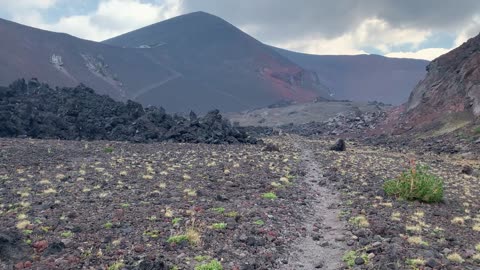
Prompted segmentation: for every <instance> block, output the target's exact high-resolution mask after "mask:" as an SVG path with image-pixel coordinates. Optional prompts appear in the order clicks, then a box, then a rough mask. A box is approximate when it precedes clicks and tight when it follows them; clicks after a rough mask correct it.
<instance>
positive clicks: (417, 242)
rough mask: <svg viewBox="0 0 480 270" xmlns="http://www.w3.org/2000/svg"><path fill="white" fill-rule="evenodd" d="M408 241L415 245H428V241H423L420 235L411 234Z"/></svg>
mask: <svg viewBox="0 0 480 270" xmlns="http://www.w3.org/2000/svg"><path fill="white" fill-rule="evenodd" d="M407 242H408V243H410V244H413V245H422V246H428V243H427V242H425V241H423V239H422V237H420V236H411V237H408V239H407Z"/></svg>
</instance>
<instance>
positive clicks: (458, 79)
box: [405, 35, 480, 128]
mask: <svg viewBox="0 0 480 270" xmlns="http://www.w3.org/2000/svg"><path fill="white" fill-rule="evenodd" d="M479 67H480V35H478V36H476V37H474V38H472V39H470V40H469V41H468V42H466V43H464V44H463V45H462V46H460V47H458V48H456V49H454V50H453V51H451V52H449V53H447V54H445V55H442V56H440V57H439V58H437V59H435V60H433V61H432V63H430V65H428V68H427V69H428V74H427V76H426V77H425V79H423V80H422V81H421V82H420V83H419V84H418V85H417V86H416V87H415V89H414V90H413V92H412V94H411V95H410V99H409V101H408V103H407V114H406V119H405V122H406V123H407V125H408V126H410V127H412V126H414V127H417V128H418V127H421V126H424V125H426V124H429V123H431V122H432V121H434V120H443V119H446V118H447V117H448V118H449V119H450V120H449V122H450V125H453V126H452V128H455V127H459V126H461V125H462V123H463V124H465V123H467V122H469V121H470V120H472V119H474V118H478V116H479V115H480V68H479ZM430 125H431V124H430Z"/></svg>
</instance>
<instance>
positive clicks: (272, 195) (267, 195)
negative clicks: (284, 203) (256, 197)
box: [262, 192, 278, 200]
mask: <svg viewBox="0 0 480 270" xmlns="http://www.w3.org/2000/svg"><path fill="white" fill-rule="evenodd" d="M262 198H264V199H269V200H275V199H277V198H278V197H277V194H275V193H273V192H267V193H263V195H262Z"/></svg>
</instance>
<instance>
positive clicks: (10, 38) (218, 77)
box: [0, 13, 327, 112]
mask: <svg viewBox="0 0 480 270" xmlns="http://www.w3.org/2000/svg"><path fill="white" fill-rule="evenodd" d="M0 36H1V37H2V42H1V43H0V85H1V84H3V85H6V84H8V83H10V82H11V81H13V80H15V79H17V78H19V77H27V78H31V77H38V78H39V79H40V80H42V81H46V82H48V83H49V84H52V85H60V86H75V85H78V84H79V83H84V84H86V85H87V86H89V87H92V88H94V89H96V90H98V91H99V93H102V94H109V95H110V96H112V97H114V98H117V99H127V98H130V99H134V100H137V101H139V102H141V103H143V104H144V105H155V106H164V107H165V108H166V109H167V110H169V111H184V112H185V111H188V110H191V109H193V110H195V111H202V112H205V111H207V110H210V109H214V108H218V109H221V110H223V111H227V110H228V111H238V110H243V109H250V108H256V107H261V106H266V105H269V104H272V103H274V102H277V101H279V100H294V101H307V100H311V99H313V98H314V97H316V96H319V95H320V96H326V95H327V94H326V93H325V92H324V91H323V90H324V89H325V87H322V85H321V84H320V83H319V82H318V80H317V78H316V77H315V74H314V73H311V72H308V71H305V70H303V69H302V68H300V67H299V66H298V65H296V64H293V63H292V62H290V61H289V60H287V59H286V58H284V57H282V56H280V55H279V54H277V53H276V52H275V51H273V50H272V49H271V48H269V47H267V46H265V45H263V44H261V43H260V42H258V41H256V40H255V39H253V38H251V37H250V36H248V35H246V34H245V33H243V32H241V31H240V30H238V29H237V28H235V27H234V26H232V25H230V24H229V23H227V22H225V21H223V20H221V19H220V18H217V17H215V16H212V15H209V14H206V13H193V14H189V15H184V16H181V17H178V18H174V19H171V20H168V21H165V22H162V23H159V24H156V25H153V26H150V27H147V28H143V29H140V30H138V31H135V32H132V33H129V34H126V35H123V36H121V37H119V38H116V39H113V40H110V41H108V42H106V43H110V44H116V45H120V46H111V45H108V44H106V43H97V42H91V41H86V40H82V39H78V38H75V37H72V36H69V35H66V34H60V33H53V32H48V31H42V30H38V29H35V28H31V27H26V26H23V25H19V24H16V23H12V22H9V21H6V20H1V19H0ZM127 41H128V42H127ZM141 45H150V46H141ZM122 47H134V48H122ZM139 47H143V48H139Z"/></svg>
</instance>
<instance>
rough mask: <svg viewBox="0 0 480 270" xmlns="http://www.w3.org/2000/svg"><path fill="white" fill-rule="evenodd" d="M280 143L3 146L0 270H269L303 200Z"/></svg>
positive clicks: (291, 158)
mask: <svg viewBox="0 0 480 270" xmlns="http://www.w3.org/2000/svg"><path fill="white" fill-rule="evenodd" d="M278 145H279V146H280V151H279V152H277V151H272V152H269V151H263V150H262V146H254V145H216V146H212V145H204V144H178V143H177V144H175V143H162V144H132V143H112V142H105V141H98V142H75V141H55V140H29V139H2V140H0V149H1V155H0V183H1V185H0V228H2V229H1V230H0V251H1V252H0V259H1V264H0V266H3V267H4V268H6V269H10V268H13V267H15V268H17V269H22V268H31V269H194V268H195V267H196V266H198V265H201V264H203V263H207V262H210V261H211V260H213V259H215V260H218V261H219V262H220V263H221V264H222V265H223V267H224V269H272V268H273V267H274V266H275V265H276V264H277V263H278V261H279V260H280V259H281V258H282V255H283V254H285V249H286V247H287V246H288V243H290V242H291V241H293V240H294V239H296V238H297V237H298V236H299V233H297V231H296V230H293V229H292V228H295V227H297V225H296V224H299V223H300V221H301V218H302V217H301V216H300V213H301V211H298V209H300V208H302V207H305V205H304V204H305V203H304V201H305V199H306V196H305V195H304V193H303V192H302V189H303V188H302V185H301V184H298V183H297V179H298V178H299V177H298V175H299V174H301V171H299V169H298V168H299V166H298V153H297V152H296V150H295V149H293V148H291V147H289V146H288V145H286V144H282V143H281V142H278ZM175 267H176V268H175Z"/></svg>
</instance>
